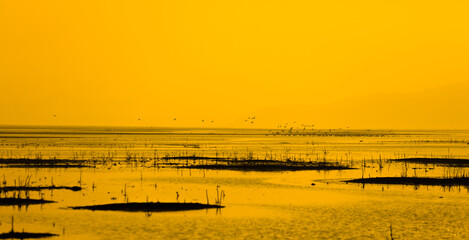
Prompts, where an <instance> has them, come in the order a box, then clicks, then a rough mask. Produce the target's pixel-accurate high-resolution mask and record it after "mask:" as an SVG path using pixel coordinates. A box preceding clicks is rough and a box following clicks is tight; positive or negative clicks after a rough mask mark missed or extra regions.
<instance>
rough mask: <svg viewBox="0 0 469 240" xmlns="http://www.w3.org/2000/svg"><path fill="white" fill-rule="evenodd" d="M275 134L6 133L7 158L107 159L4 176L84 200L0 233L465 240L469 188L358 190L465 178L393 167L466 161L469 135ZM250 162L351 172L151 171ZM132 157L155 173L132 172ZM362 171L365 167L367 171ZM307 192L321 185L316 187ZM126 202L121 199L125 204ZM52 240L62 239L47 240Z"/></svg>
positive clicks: (28, 213) (31, 210)
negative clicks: (183, 162) (131, 208)
mask: <svg viewBox="0 0 469 240" xmlns="http://www.w3.org/2000/svg"><path fill="white" fill-rule="evenodd" d="M275 132H277V130H274V131H271V130H246V129H245V130H239V129H215V130H213V129H149V128H74V129H72V128H54V129H51V128H50V129H48V128H28V129H24V128H23V129H19V128H15V127H3V128H2V129H0V157H3V158H8V157H27V158H42V159H49V158H61V159H75V160H88V159H100V160H107V161H108V163H107V164H100V165H98V166H97V167H96V168H67V169H64V168H53V169H52V168H41V169H38V168H9V167H4V168H1V174H2V176H0V177H1V178H2V181H3V180H5V181H6V182H7V185H13V184H14V181H15V180H18V179H24V178H26V177H27V176H30V177H31V179H32V181H33V185H50V184H51V182H53V183H54V184H55V185H79V184H81V185H82V186H83V187H84V188H85V189H84V190H83V191H80V192H70V191H65V190H55V191H42V192H41V193H38V192H32V193H31V197H32V198H40V197H41V196H42V197H43V198H44V199H46V200H54V201H57V203H53V204H46V205H42V206H29V207H28V208H25V207H22V208H20V209H18V208H13V207H0V211H1V215H0V222H1V225H0V231H1V232H7V231H9V230H10V229H11V217H12V216H14V219H15V230H17V231H21V230H22V229H23V228H24V229H25V231H29V232H52V233H57V234H60V236H59V237H56V238H55V239H83V238H84V237H86V238H87V239H171V238H172V239H207V238H214V239H220V238H230V239H260V238H263V239H321V238H324V239H330V238H333V239H386V238H388V239H389V238H390V225H392V230H393V236H394V237H395V238H397V239H440V238H445V239H461V238H469V224H468V222H469V221H468V220H469V192H468V189H467V188H463V187H461V188H459V187H456V188H455V187H453V188H450V189H449V188H443V187H438V186H435V187H419V188H415V187H412V186H396V185H393V186H389V185H366V186H362V185H358V184H345V183H343V182H342V181H343V180H347V179H351V178H360V177H362V176H365V177H369V176H370V177H376V176H402V175H404V174H405V175H407V176H414V175H415V176H443V175H444V174H445V173H448V172H454V171H465V169H457V170H455V169H452V168H444V167H439V166H432V165H427V166H425V165H416V164H409V165H407V166H404V165H403V164H401V163H389V162H386V163H385V164H384V166H383V168H379V162H380V161H379V159H382V160H383V162H384V160H385V159H388V158H397V157H404V156H405V157H415V156H418V157H431V156H433V157H455V158H469V145H468V143H469V131H389V130H382V131H378V130H373V131H366V130H346V131H345V130H332V131H330V132H329V130H327V131H326V130H322V131H321V132H318V131H309V132H299V133H293V134H289V135H290V136H285V135H278V134H275ZM194 154H195V155H197V156H219V157H238V158H243V157H246V156H253V157H254V158H259V159H291V160H294V161H309V160H312V161H316V160H324V159H325V160H326V161H332V162H340V163H346V164H349V165H352V166H354V167H356V168H357V169H354V170H343V171H295V172H292V171H287V172H241V171H222V170H217V171H215V170H189V169H176V168H161V167H159V168H157V167H153V164H152V161H153V159H154V158H158V157H163V156H181V155H194ZM129 156H131V157H133V158H136V159H141V160H144V161H147V164H137V165H134V164H128V163H126V159H128V158H129ZM364 163H365V167H363V164H364ZM311 183H315V184H316V185H314V186H312V185H311ZM217 189H218V191H221V190H223V191H224V193H225V198H224V201H223V205H225V206H226V208H224V209H222V210H221V211H217V210H215V209H210V210H197V211H184V212H170V213H153V214H151V215H150V214H146V213H126V212H99V211H96V212H92V211H86V210H70V209H68V208H67V207H69V206H79V205H91V204H104V203H117V202H126V201H131V202H134V201H137V202H144V201H147V200H148V201H161V202H176V201H178V202H202V203H205V202H206V201H207V200H206V191H207V192H208V195H209V201H210V202H211V203H213V202H214V199H215V197H216V194H217ZM124 193H125V194H124ZM50 239H54V238H50Z"/></svg>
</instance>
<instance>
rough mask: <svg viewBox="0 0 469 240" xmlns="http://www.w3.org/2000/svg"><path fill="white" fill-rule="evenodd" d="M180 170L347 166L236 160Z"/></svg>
mask: <svg viewBox="0 0 469 240" xmlns="http://www.w3.org/2000/svg"><path fill="white" fill-rule="evenodd" d="M179 167H180V168H194V169H212V170H237V171H301V170H345V169H353V168H351V167H349V166H345V165H340V164H338V163H329V162H293V161H276V160H237V161H222V162H218V163H210V164H194V165H182V166H179Z"/></svg>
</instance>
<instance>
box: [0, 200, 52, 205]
mask: <svg viewBox="0 0 469 240" xmlns="http://www.w3.org/2000/svg"><path fill="white" fill-rule="evenodd" d="M45 203H55V202H54V201H49V200H44V199H31V198H0V206H25V205H33V204H45Z"/></svg>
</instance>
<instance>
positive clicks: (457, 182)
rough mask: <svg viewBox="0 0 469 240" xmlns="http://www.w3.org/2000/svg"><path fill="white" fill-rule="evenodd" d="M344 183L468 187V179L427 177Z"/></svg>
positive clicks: (389, 178) (372, 179)
mask: <svg viewBox="0 0 469 240" xmlns="http://www.w3.org/2000/svg"><path fill="white" fill-rule="evenodd" d="M344 182H346V183H369V184H400V185H428V186H469V177H455V178H428V177H378V178H359V179H353V180H347V181H344Z"/></svg>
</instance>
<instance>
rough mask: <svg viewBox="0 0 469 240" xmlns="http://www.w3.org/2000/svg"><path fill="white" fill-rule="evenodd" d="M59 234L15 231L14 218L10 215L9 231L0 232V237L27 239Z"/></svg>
mask: <svg viewBox="0 0 469 240" xmlns="http://www.w3.org/2000/svg"><path fill="white" fill-rule="evenodd" d="M54 236H59V235H58V234H53V233H30V232H25V231H24V230H23V231H22V232H15V229H14V218H13V217H11V231H10V232H7V233H0V239H28V238H47V237H54Z"/></svg>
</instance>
